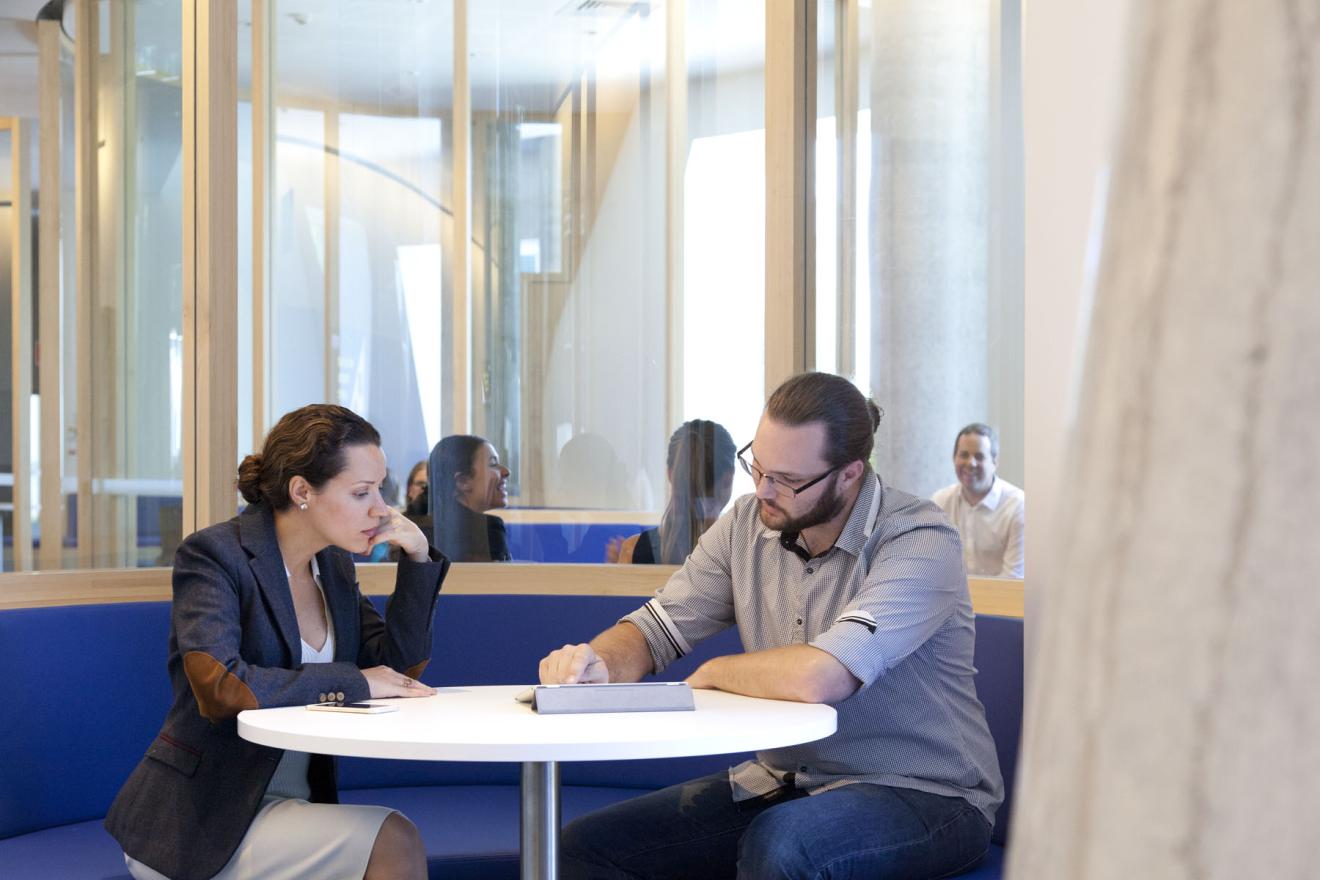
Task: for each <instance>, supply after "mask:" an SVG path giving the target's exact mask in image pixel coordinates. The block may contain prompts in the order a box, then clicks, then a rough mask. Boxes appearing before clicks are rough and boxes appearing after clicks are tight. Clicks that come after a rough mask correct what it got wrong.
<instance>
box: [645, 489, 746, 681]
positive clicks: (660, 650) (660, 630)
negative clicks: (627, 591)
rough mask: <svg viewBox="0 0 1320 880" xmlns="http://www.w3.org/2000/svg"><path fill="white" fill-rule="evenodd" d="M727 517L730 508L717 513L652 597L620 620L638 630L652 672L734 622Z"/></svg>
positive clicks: (729, 523)
mask: <svg viewBox="0 0 1320 880" xmlns="http://www.w3.org/2000/svg"><path fill="white" fill-rule="evenodd" d="M732 520H733V514H732V512H730V513H727V514H725V515H724V516H722V517H720V519H719V520H718V521H717V522H716V523H715V525H713V526H711V527H710V528H709V529H707V530H706V533H705V534H703V535H702V536H701V540H700V541H698V542H697V546H696V547H695V548H694V549H693V550H692V552H691V553H690V554H689V555H688V558H687V560H686V561H684V563H683V565H682V567H681V568H679V570H678V571H676V572H674V573H673V575H672V576H670V578H669V580H668V581H666V582H665V585H664V586H663V587H661V588H660V589H659V590H657V591H656V594H655V597H654V598H653V599H651V601H649V602H647V603H646V604H645V605H643V606H642V607H641V608H639V609H637V610H636V611H634V612H633V613H632V614H629V615H627V616H626V617H624V618H622V620H621V621H620V622H623V621H627V622H629V623H631V624H633V625H634V626H636V627H637V628H638V629H639V630H641V631H642V635H643V636H645V637H646V645H647V648H649V649H650V652H651V662H652V663H653V664H654V671H655V672H657V673H659V672H661V671H663V670H664V669H665V667H667V666H668V665H669V664H670V663H673V662H674V661H675V660H677V659H678V658H680V657H682V656H683V655H685V654H687V653H688V652H690V651H691V650H692V646H693V645H695V644H696V643H698V642H700V641H701V640H702V639H705V638H708V637H710V636H713V635H715V633H717V632H719V631H721V630H724V629H728V628H729V627H730V626H732V625H733V623H734V613H733V579H732V576H731V575H730V557H731V552H732V536H733V525H732Z"/></svg>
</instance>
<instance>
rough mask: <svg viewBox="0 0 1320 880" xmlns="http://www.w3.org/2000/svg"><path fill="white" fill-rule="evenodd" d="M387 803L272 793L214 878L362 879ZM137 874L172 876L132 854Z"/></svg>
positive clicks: (153, 878) (148, 878)
mask: <svg viewBox="0 0 1320 880" xmlns="http://www.w3.org/2000/svg"><path fill="white" fill-rule="evenodd" d="M393 812H395V811H394V810H391V809H390V808H388V807H372V806H361V805H357V804H313V803H309V802H307V801H304V800H298V799H295V798H280V797H272V796H268V797H267V798H266V799H265V800H264V801H262V805H261V810H260V811H259V812H258V813H257V817H256V818H255V819H253V820H252V824H251V825H250V826H249V827H248V832H247V834H246V835H245V836H244V837H243V841H242V842H241V843H239V845H238V849H237V850H236V851H235V852H234V855H233V857H232V858H231V859H230V860H229V863H228V864H227V865H225V866H224V868H223V869H222V870H221V871H220V873H219V874H216V875H215V878H214V880H253V878H262V880H267V878H269V880H286V878H288V880H293V878H304V877H316V878H324V880H362V875H363V874H365V873H366V871H367V860H368V859H370V858H371V848H372V847H373V846H374V845H375V843H376V835H377V834H378V833H380V826H381V823H383V822H384V821H385V819H386V817H388V816H389V815H390V813H393ZM124 862H125V863H126V864H127V865H128V872H129V873H130V874H132V875H133V877H134V878H136V880H169V878H168V877H165V876H164V875H163V874H161V873H159V872H157V871H154V870H152V869H151V868H148V867H147V866H146V865H144V864H142V863H141V862H138V861H136V860H134V859H132V858H130V857H129V856H127V855H125V856H124Z"/></svg>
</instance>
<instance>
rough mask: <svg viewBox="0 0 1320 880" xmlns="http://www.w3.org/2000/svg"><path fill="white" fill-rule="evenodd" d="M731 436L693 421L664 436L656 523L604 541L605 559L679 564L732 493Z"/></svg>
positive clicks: (701, 421)
mask: <svg viewBox="0 0 1320 880" xmlns="http://www.w3.org/2000/svg"><path fill="white" fill-rule="evenodd" d="M734 459H735V453H734V449H733V437H731V436H729V432H728V431H727V430H726V429H725V428H724V426H723V425H721V424H718V423H717V422H711V421H706V420H705V419H693V420H692V421H690V422H684V423H683V424H682V425H679V427H678V430H677V431H675V432H674V433H673V435H672V436H671V437H670V438H669V449H668V452H667V454H666V456H665V467H666V477H667V480H668V483H669V501H668V503H667V504H666V505H665V512H664V515H663V516H662V517H661V519H660V525H659V526H658V527H656V528H653V529H647V530H645V531H643V532H642V533H641V534H639V535H634V536H633V537H631V538H627V539H616V540H614V541H611V542H610V546H609V556H610V561H611V562H625V563H626V562H631V563H634V564H648V563H663V564H665V565H680V564H682V562H683V561H684V560H685V559H687V557H688V554H689V553H691V552H692V550H693V548H695V547H696V546H697V541H698V539H700V538H701V536H702V535H703V534H705V532H706V530H707V529H709V528H710V527H711V526H713V525H714V524H715V521H716V520H717V519H719V517H720V514H721V513H722V512H723V511H724V508H725V507H726V506H728V504H729V499H730V498H731V497H732V494H733V476H734V473H735V468H734V466H733V462H734Z"/></svg>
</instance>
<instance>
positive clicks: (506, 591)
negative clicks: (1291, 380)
mask: <svg viewBox="0 0 1320 880" xmlns="http://www.w3.org/2000/svg"><path fill="white" fill-rule="evenodd" d="M676 570H677V566H673V565H544V564H533V563H518V562H513V563H489V562H486V563H482V562H458V563H455V564H454V566H453V568H451V569H450V571H449V576H448V577H447V578H446V579H445V583H444V587H443V588H442V592H444V593H445V594H447V595H451V596H469V595H514V596H526V595H535V596H637V597H638V598H639V600H640V599H641V598H644V597H647V596H651V595H654V594H655V591H656V590H657V589H659V588H660V587H661V586H663V585H664V583H665V581H667V580H669V576H670V575H671V574H673V573H674V572H675V571H676ZM357 575H358V582H359V584H360V585H361V588H362V592H363V593H365V594H367V595H369V596H382V595H388V594H390V593H392V592H393V591H394V566H393V565H392V564H389V563H377V564H363V565H359V566H357ZM170 584H171V570H170V569H168V568H151V569H139V570H137V571H132V570H127V571H126V570H120V569H113V570H99V571H98V570H93V571H80V572H76V573H74V572H57V571H52V572H32V573H27V574H7V575H0V611H3V610H6V609H10V608H34V607H38V606H43V605H98V604H109V603H115V602H168V601H169V600H170V598H171V595H172V593H171V587H170ZM967 586H968V590H969V592H970V593H971V596H972V607H973V609H974V610H975V611H976V613H977V614H997V615H1001V616H1004V617H1021V616H1022V581H1020V580H1000V579H997V578H970V579H969V580H968V582H967ZM638 604H640V601H639V603H638Z"/></svg>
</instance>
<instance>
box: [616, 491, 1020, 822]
mask: <svg viewBox="0 0 1320 880" xmlns="http://www.w3.org/2000/svg"><path fill="white" fill-rule="evenodd" d="M780 539H781V533H780V532H777V531H774V530H771V529H768V528H766V527H765V525H764V524H763V523H762V522H761V520H760V516H759V513H758V506H757V501H756V497H755V496H754V495H747V496H744V497H742V498H740V499H738V501H737V502H736V503H735V504H734V506H733V509H732V510H730V511H729V512H728V513H726V514H725V515H724V516H723V517H721V518H720V520H719V521H718V522H717V523H716V524H715V525H714V526H712V527H711V528H710V529H709V530H708V531H707V532H706V533H705V534H704V535H702V537H701V541H700V543H699V544H698V545H697V547H696V549H695V550H693V551H692V554H691V556H689V557H688V559H687V561H686V562H685V563H684V564H683V567H682V568H681V569H679V570H678V571H677V572H675V573H674V575H673V577H671V578H670V579H669V581H668V582H667V583H666V584H665V585H664V586H663V587H661V588H660V589H659V590H658V591H657V592H656V596H655V598H654V599H652V600H651V601H650V602H648V603H647V604H646V605H644V606H643V607H642V608H640V609H638V610H637V611H635V612H633V613H632V614H630V615H628V616H627V617H625V618H624V620H627V621H630V622H632V623H633V624H635V625H636V626H637V627H638V628H639V629H640V630H641V631H642V633H643V634H644V635H645V636H646V643H647V645H648V647H649V648H650V651H651V658H652V660H653V661H654V663H655V669H656V671H657V672H659V671H660V670H662V669H664V668H665V667H666V666H667V665H669V664H670V663H672V662H673V661H674V660H676V659H677V658H679V657H681V656H683V655H684V654H686V653H687V652H688V651H690V650H691V647H692V645H694V644H696V643H697V642H699V641H701V640H702V639H704V638H707V637H708V636H711V635H713V634H715V633H716V632H719V631H720V630H722V629H725V628H727V627H729V626H731V625H734V624H737V626H738V632H739V634H740V635H741V637H742V643H743V648H744V650H747V651H760V650H765V649H767V648H776V647H781V646H784V645H794V644H807V645H813V646H815V647H817V648H820V649H821V650H823V651H827V652H829V653H830V654H831V655H832V656H834V658H835V659H837V660H838V661H839V662H840V663H842V664H843V665H844V666H845V667H846V668H847V669H848V671H849V672H851V673H852V674H853V675H854V676H855V677H856V678H857V679H858V681H860V682H861V687H860V688H858V690H857V691H856V692H855V693H854V694H852V696H850V697H848V698H847V699H844V700H842V701H840V702H838V703H835V704H834V708H835V709H836V710H837V712H838V730H837V731H836V732H835V733H834V734H833V735H831V736H828V737H826V738H825V739H822V740H818V741H816V742H812V743H805V744H802V745H796V746H789V747H787V748H780V749H771V750H768V751H764V752H758V753H757V757H756V760H754V761H748V762H746V763H743V764H740V765H739V766H737V767H734V768H732V769H731V770H730V771H729V775H730V781H731V783H732V785H733V796H734V799H735V800H744V799H747V798H751V797H756V796H758V795H761V794H765V793H767V792H770V791H773V790H774V789H776V788H778V787H780V786H782V785H794V786H796V787H798V788H802V789H805V790H807V791H808V792H811V793H818V792H823V791H829V790H830V789H833V788H838V787H839V786H841V785H847V784H849V783H853V782H871V783H879V784H882V785H891V786H896V787H900V788H911V789H918V790H921V791H926V792H932V793H934V794H940V795H949V796H956V797H962V798H965V799H966V800H967V801H968V802H969V803H971V804H972V806H974V807H976V808H977V809H979V810H980V811H981V812H982V813H983V814H984V815H985V817H986V818H987V819H988V820H989V821H990V822H993V821H994V814H995V808H996V807H997V806H998V805H999V803H1000V801H1002V800H1003V792H1004V786H1003V781H1002V779H1001V778H1000V773H999V762H998V759H997V758H996V756H995V747H994V742H993V740H992V739H991V737H990V730H989V728H987V727H986V723H985V711H984V709H983V708H982V706H981V703H980V701H979V700H978V699H977V698H976V686H975V683H974V681H973V675H974V673H975V669H974V668H973V666H972V649H973V645H974V641H975V637H976V634H975V626H974V619H973V616H972V603H971V599H970V597H969V595H968V592H967V578H966V575H965V574H964V571H963V560H962V550H961V548H960V547H959V543H958V535H957V532H955V531H954V529H953V528H952V527H951V526H950V525H949V523H948V521H947V520H946V519H945V518H944V516H943V514H941V513H940V511H939V509H938V508H937V507H936V506H935V505H934V504H932V503H931V502H929V501H924V500H922V499H919V498H916V497H914V496H912V495H909V494H907V493H904V492H900V491H898V490H896V489H891V488H887V487H886V486H884V484H883V483H882V482H881V481H880V479H879V477H878V476H875V475H873V474H868V475H867V477H865V478H864V482H863V485H862V489H861V491H860V493H859V494H858V496H857V502H856V503H855V504H854V506H853V510H852V513H851V514H850V515H849V517H848V521H847V523H846V524H845V525H844V527H843V531H842V533H841V534H840V535H839V539H838V540H837V541H836V542H835V544H834V546H833V547H831V548H830V549H829V550H828V551H827V552H825V553H823V554H821V555H820V556H817V557H814V558H810V559H802V558H801V557H800V556H799V555H798V554H796V553H794V552H793V551H792V550H791V549H786V548H785V547H784V546H782V544H781V541H780Z"/></svg>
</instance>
